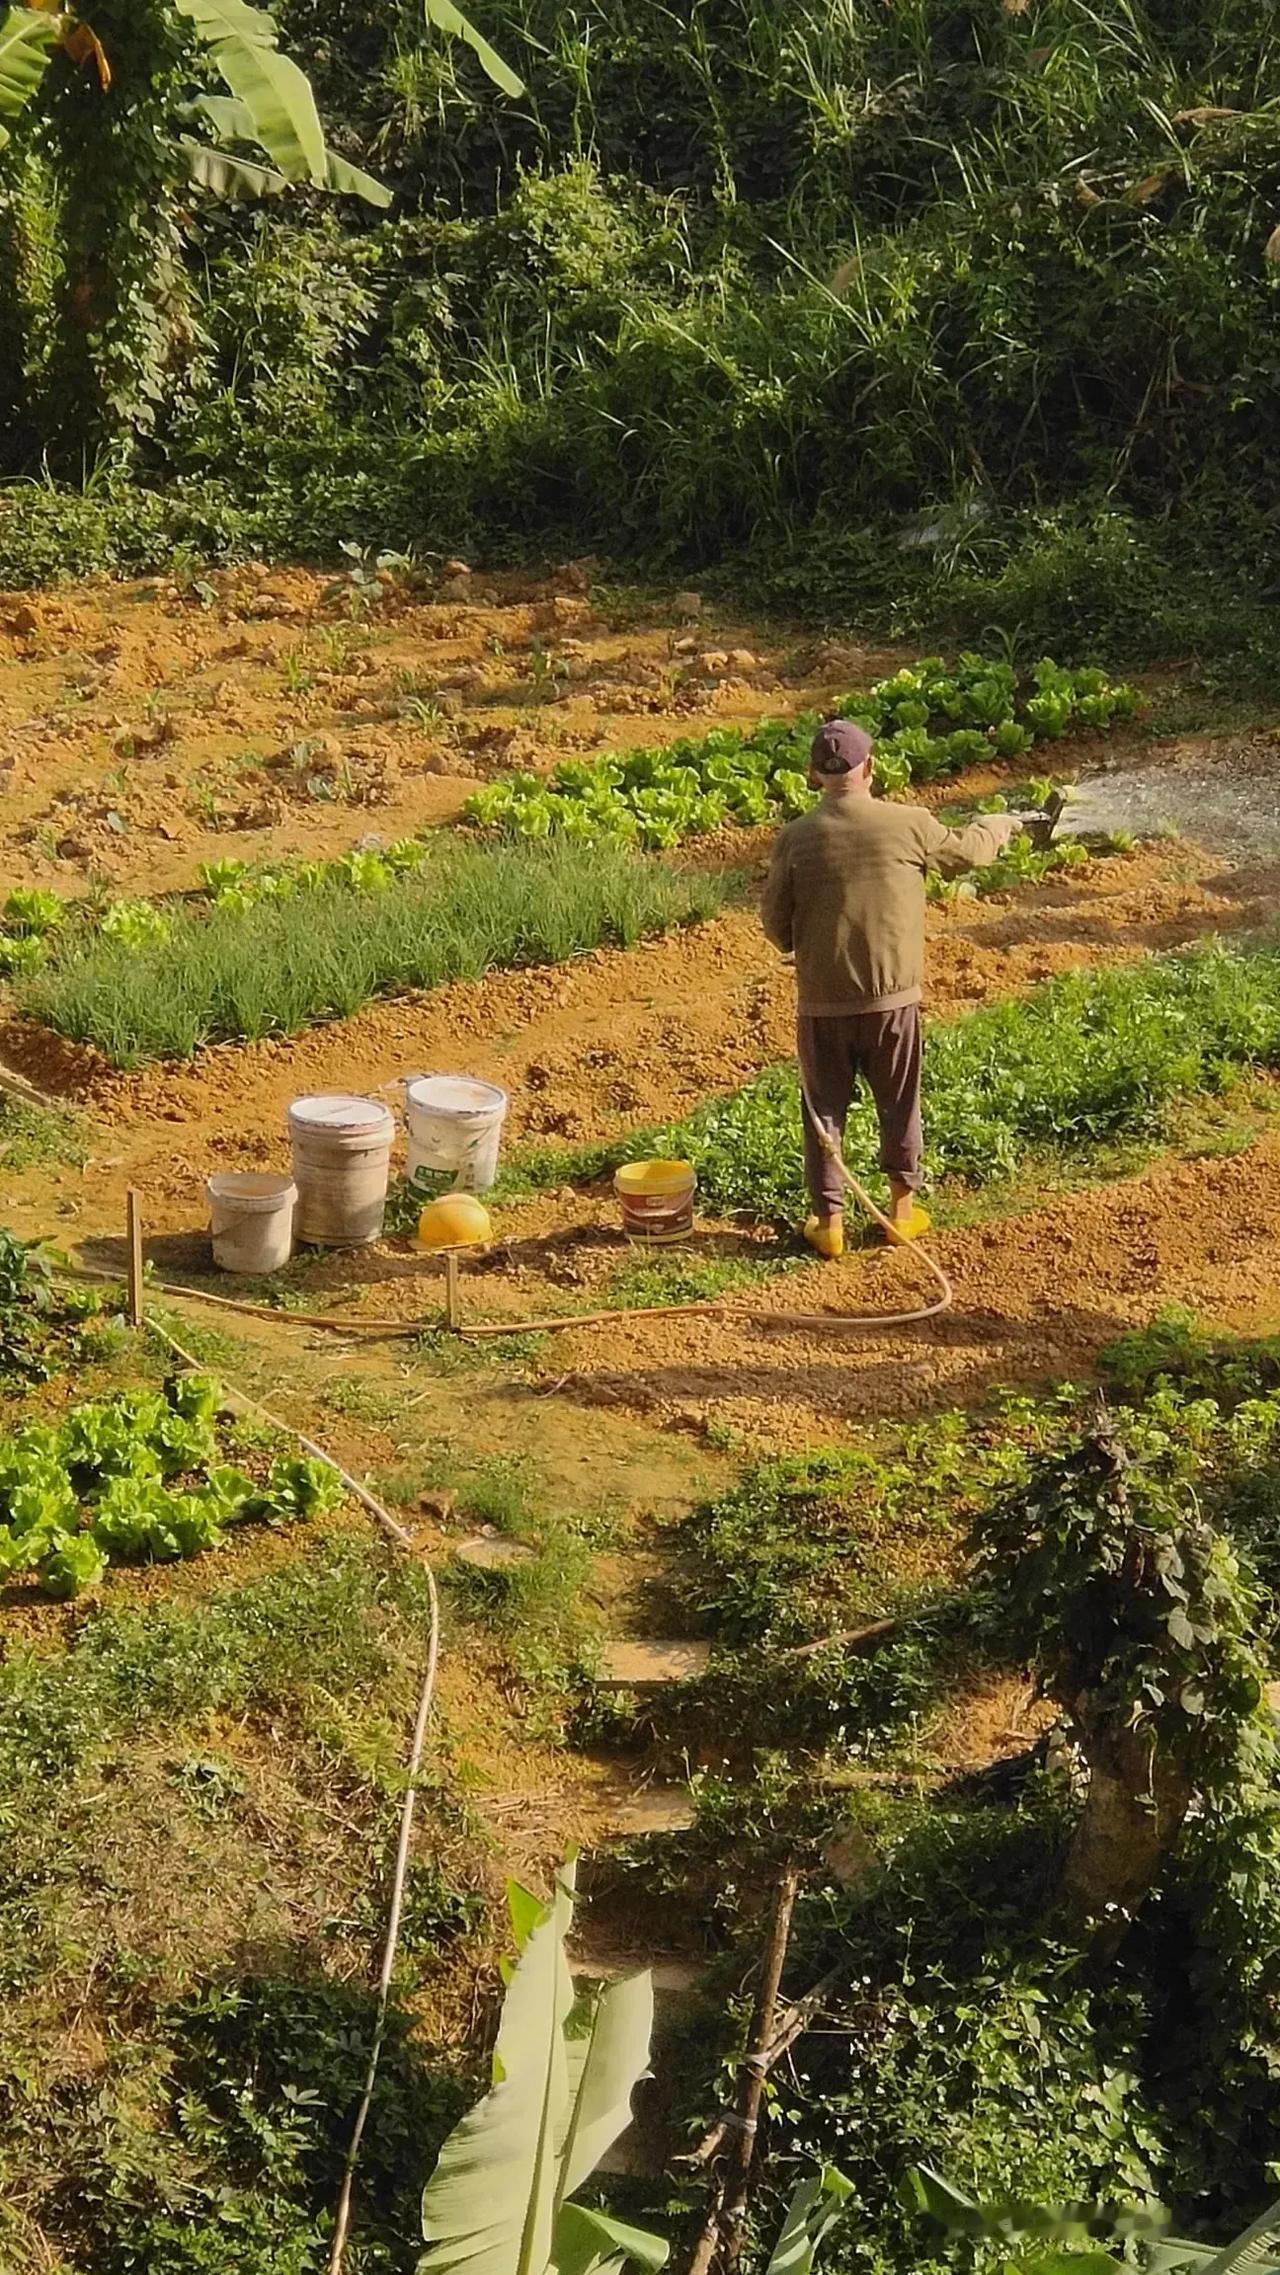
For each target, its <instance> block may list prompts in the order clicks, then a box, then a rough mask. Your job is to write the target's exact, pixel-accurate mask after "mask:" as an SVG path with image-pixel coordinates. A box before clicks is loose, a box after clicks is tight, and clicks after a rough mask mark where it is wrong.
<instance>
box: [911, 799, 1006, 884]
mask: <svg viewBox="0 0 1280 2275" xmlns="http://www.w3.org/2000/svg"><path fill="white" fill-rule="evenodd" d="M921 821H922V822H923V824H924V855H925V860H926V863H927V864H928V866H929V868H930V869H937V870H938V871H939V872H940V874H941V875H942V876H944V877H962V876H963V875H964V872H965V870H966V869H985V868H986V867H987V864H988V863H989V862H991V861H996V860H998V859H999V857H1000V855H1001V854H1002V853H1003V852H1004V849H1005V847H1006V845H1007V844H1008V842H1009V840H1010V838H1011V837H1016V835H1017V833H1018V831H1019V830H1020V829H1021V827H1022V824H1021V822H1020V821H1019V820H1018V819H1017V817H1016V815H1014V814H980V815H979V817H978V819H977V820H976V821H972V822H970V823H969V824H968V826H967V827H966V828H965V829H948V828H947V827H946V825H945V823H943V822H940V821H939V820H938V817H937V815H936V814H922V815H921Z"/></svg>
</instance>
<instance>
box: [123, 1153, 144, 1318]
mask: <svg viewBox="0 0 1280 2275" xmlns="http://www.w3.org/2000/svg"><path fill="white" fill-rule="evenodd" d="M125 1207H126V1210H127V1214H128V1231H129V1325H130V1326H131V1327H141V1325H142V1200H141V1196H140V1195H139V1194H138V1193H137V1192H136V1191H135V1189H134V1187H133V1186H132V1185H131V1186H130V1187H129V1190H128V1193H127V1194H126V1196H125Z"/></svg>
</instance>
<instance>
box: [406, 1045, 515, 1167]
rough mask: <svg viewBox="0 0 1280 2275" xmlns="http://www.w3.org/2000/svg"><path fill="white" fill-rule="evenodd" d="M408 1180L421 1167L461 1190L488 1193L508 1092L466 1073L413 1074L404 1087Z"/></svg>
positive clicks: (495, 1162) (504, 1117)
mask: <svg viewBox="0 0 1280 2275" xmlns="http://www.w3.org/2000/svg"><path fill="white" fill-rule="evenodd" d="M404 1103H405V1114H406V1117H407V1120H408V1124H409V1159H408V1172H409V1178H410V1181H412V1180H413V1178H415V1177H416V1176H417V1174H418V1171H419V1170H420V1169H430V1170H435V1171H436V1172H440V1171H444V1172H446V1173H447V1174H449V1175H451V1176H452V1177H453V1180H454V1184H455V1187H456V1188H457V1190H458V1191H459V1192H462V1193H487V1192H488V1190H489V1187H490V1186H491V1185H492V1183H493V1181H494V1179H495V1177H496V1176H497V1174H498V1153H499V1149H500V1147H501V1144H502V1124H503V1122H504V1120H505V1119H506V1112H507V1093H506V1091H505V1090H499V1088H498V1086H497V1084H496V1083H494V1082H476V1081H473V1080H472V1078H471V1076H470V1075H465V1074H418V1075H413V1076H411V1077H410V1078H409V1079H408V1080H407V1081H406V1083H405V1086H404Z"/></svg>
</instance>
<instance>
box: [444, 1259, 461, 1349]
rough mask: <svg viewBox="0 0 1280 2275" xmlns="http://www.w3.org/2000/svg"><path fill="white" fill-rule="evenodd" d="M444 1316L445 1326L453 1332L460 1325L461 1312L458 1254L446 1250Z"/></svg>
mask: <svg viewBox="0 0 1280 2275" xmlns="http://www.w3.org/2000/svg"><path fill="white" fill-rule="evenodd" d="M444 1316H445V1322H446V1325H448V1326H449V1327H452V1328H454V1329H455V1330H456V1329H457V1328H459V1327H460V1326H461V1325H462V1311H461V1306H460V1303H459V1298H458V1252H457V1250H456V1248H446V1250H445V1252H444Z"/></svg>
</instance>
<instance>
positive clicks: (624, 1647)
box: [596, 1636, 711, 1690]
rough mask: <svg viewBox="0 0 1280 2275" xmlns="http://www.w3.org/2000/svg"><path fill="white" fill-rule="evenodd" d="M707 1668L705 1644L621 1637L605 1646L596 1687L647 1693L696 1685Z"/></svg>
mask: <svg viewBox="0 0 1280 2275" xmlns="http://www.w3.org/2000/svg"><path fill="white" fill-rule="evenodd" d="M710 1664H711V1645H710V1644H709V1643H686V1642H681V1641H679V1640H677V1639H675V1638H669V1637H665V1636H664V1637H660V1638H657V1637H655V1638H652V1639H650V1638H648V1637H643V1636H637V1637H634V1638H629V1637H623V1638H621V1639H620V1640H618V1641H616V1642H613V1643H606V1645H605V1647H604V1650H603V1652H602V1654H601V1658H600V1666H599V1670H598V1672H597V1674H596V1683H597V1686H598V1687H599V1689H601V1690H649V1689H654V1688H657V1687H658V1686H660V1685H662V1684H665V1683H690V1682H697V1681H699V1680H700V1678H701V1677H702V1676H703V1675H705V1674H706V1672H707V1669H708V1667H709V1666H710Z"/></svg>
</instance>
